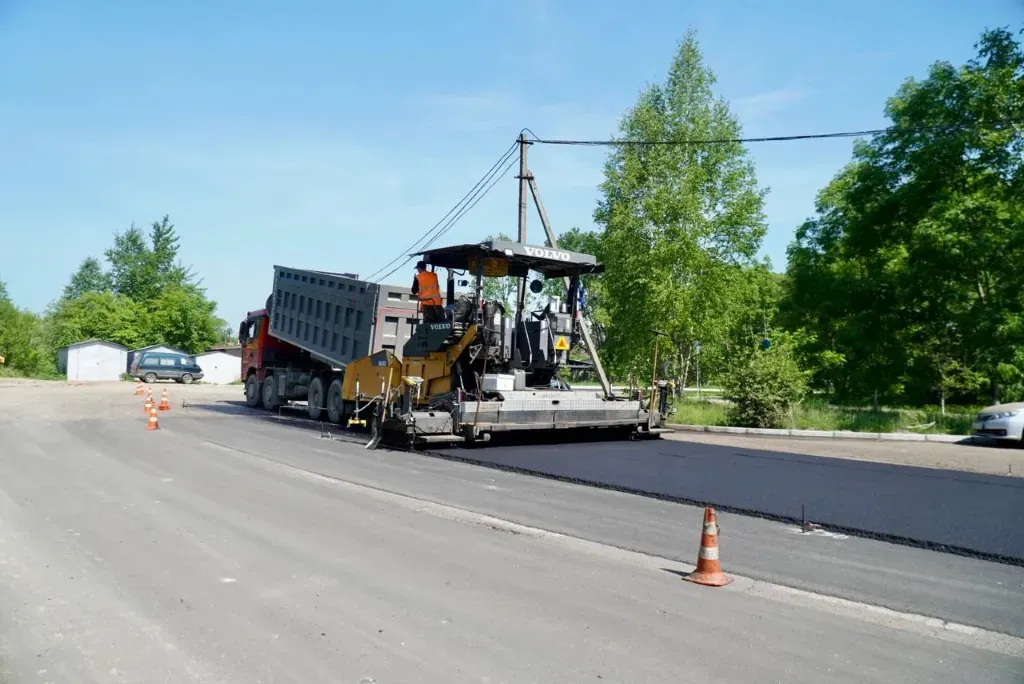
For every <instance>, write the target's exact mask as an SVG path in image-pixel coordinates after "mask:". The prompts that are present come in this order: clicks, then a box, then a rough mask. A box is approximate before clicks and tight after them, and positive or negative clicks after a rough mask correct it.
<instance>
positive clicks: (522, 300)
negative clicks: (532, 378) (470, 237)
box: [512, 132, 530, 368]
mask: <svg viewBox="0 0 1024 684" xmlns="http://www.w3.org/2000/svg"><path fill="white" fill-rule="evenodd" d="M528 145H529V143H528V142H527V141H526V133H525V132H524V133H520V134H519V176H518V178H519V234H518V235H517V236H516V242H518V243H519V244H521V245H524V244H526V184H527V182H528V180H529V173H530V172H529V170H528V169H527V168H526V149H527V146H528ZM524 309H526V276H523V277H522V278H517V279H516V315H515V322H516V323H515V326H516V327H515V330H516V333H515V334H514V335H513V336H512V363H513V365H514V366H516V367H520V368H521V367H522V357H521V355H520V353H519V344H518V341H519V331H520V330H522V329H523V311H524Z"/></svg>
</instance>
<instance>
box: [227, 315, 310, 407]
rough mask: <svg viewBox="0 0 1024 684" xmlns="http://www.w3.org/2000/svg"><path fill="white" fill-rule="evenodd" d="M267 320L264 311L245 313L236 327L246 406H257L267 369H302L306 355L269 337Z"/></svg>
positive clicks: (308, 360)
mask: <svg viewBox="0 0 1024 684" xmlns="http://www.w3.org/2000/svg"><path fill="white" fill-rule="evenodd" d="M269 324H270V318H269V316H268V315H267V310H266V309H257V310H256V311H250V312H249V313H248V314H246V317H245V320H244V321H242V323H241V325H239V327H238V341H239V342H240V343H241V345H242V375H241V378H242V381H243V382H244V383H245V403H246V404H248V405H249V406H253V407H255V406H258V405H259V404H260V401H261V400H262V388H263V381H264V380H266V376H267V371H268V369H272V368H280V367H288V366H305V365H308V364H309V362H310V359H309V354H308V353H307V352H305V351H303V350H302V349H299V348H298V347H296V346H294V345H291V344H288V343H287V342H284V341H282V340H279V339H277V338H276V337H274V336H273V335H271V334H270V325H269Z"/></svg>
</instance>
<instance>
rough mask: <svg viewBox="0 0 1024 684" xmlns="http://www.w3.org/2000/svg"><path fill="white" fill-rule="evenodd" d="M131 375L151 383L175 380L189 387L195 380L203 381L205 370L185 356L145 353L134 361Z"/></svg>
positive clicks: (167, 353)
mask: <svg viewBox="0 0 1024 684" xmlns="http://www.w3.org/2000/svg"><path fill="white" fill-rule="evenodd" d="M140 356H141V358H140ZM131 375H132V377H133V378H141V379H142V380H145V381H146V382H149V383H153V382H156V381H157V380H174V381H175V382H183V383H185V384H186V385H187V384H189V383H191V382H192V381H193V380H202V379H203V369H202V368H200V367H199V366H198V365H196V360H195V359H193V358H192V357H191V356H187V355H185V354H175V353H174V352H145V353H143V354H141V355H139V356H136V357H135V360H134V361H132V369H131Z"/></svg>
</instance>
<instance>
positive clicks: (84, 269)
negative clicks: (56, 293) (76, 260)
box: [63, 257, 112, 299]
mask: <svg viewBox="0 0 1024 684" xmlns="http://www.w3.org/2000/svg"><path fill="white" fill-rule="evenodd" d="M111 285H112V283H111V279H110V276H109V275H107V273H105V272H104V271H103V266H102V265H101V264H100V262H99V259H97V258H96V257H87V258H86V259H85V260H84V261H82V263H81V265H80V266H79V267H78V270H77V271H75V273H74V275H72V276H71V281H70V282H69V283H68V284H67V285H66V286H65V287H64V295H63V296H64V298H65V299H75V298H76V297H80V296H81V295H83V294H85V293H86V292H106V291H107V290H109V289H111Z"/></svg>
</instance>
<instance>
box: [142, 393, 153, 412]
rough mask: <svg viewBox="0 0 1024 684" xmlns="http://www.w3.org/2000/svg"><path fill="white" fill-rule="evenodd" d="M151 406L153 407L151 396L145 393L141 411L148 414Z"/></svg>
mask: <svg viewBox="0 0 1024 684" xmlns="http://www.w3.org/2000/svg"><path fill="white" fill-rule="evenodd" d="M151 408H153V397H151V396H149V395H148V394H147V395H146V401H145V402H143V404H142V412H143V413H145V414H146V415H147V416H148V415H149V410H150V409H151Z"/></svg>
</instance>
